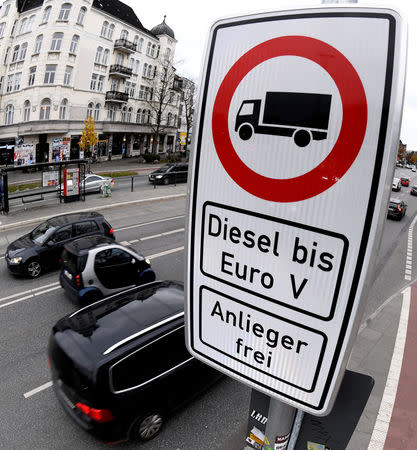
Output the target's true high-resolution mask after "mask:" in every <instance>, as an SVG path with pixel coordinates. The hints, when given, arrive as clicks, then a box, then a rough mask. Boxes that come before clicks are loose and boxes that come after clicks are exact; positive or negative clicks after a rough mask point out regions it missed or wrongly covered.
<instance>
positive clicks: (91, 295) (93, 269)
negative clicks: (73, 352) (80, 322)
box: [59, 236, 155, 305]
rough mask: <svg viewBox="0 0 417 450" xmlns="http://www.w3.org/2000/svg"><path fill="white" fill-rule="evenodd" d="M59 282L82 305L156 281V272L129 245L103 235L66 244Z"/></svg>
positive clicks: (72, 298)
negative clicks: (126, 245)
mask: <svg viewBox="0 0 417 450" xmlns="http://www.w3.org/2000/svg"><path fill="white" fill-rule="evenodd" d="M59 281H60V283H61V286H62V287H63V288H64V290H65V293H66V294H67V295H68V297H69V298H70V299H71V300H72V301H73V302H74V303H76V304H77V305H85V304H87V303H92V302H94V301H96V300H99V299H100V298H103V297H108V296H109V295H112V294H116V293H117V292H120V291H123V290H126V289H128V288H130V287H134V286H138V285H140V284H146V283H149V282H151V281H155V272H154V271H153V270H152V269H151V262H150V261H149V259H147V258H144V257H143V256H142V255H140V254H139V253H137V252H135V250H133V249H132V248H131V247H125V246H123V245H121V244H119V243H117V242H115V241H114V240H113V239H110V238H108V237H106V236H86V237H82V238H80V239H76V240H75V241H72V242H69V243H68V244H65V246H64V251H63V253H62V264H61V273H60V276H59Z"/></svg>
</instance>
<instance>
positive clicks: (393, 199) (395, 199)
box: [389, 198, 402, 203]
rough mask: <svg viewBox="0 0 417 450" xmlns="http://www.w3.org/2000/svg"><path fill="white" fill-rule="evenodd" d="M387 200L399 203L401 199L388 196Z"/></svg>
mask: <svg viewBox="0 0 417 450" xmlns="http://www.w3.org/2000/svg"><path fill="white" fill-rule="evenodd" d="M389 201H390V202H391V203H401V201H402V200H400V199H399V198H390V199H389Z"/></svg>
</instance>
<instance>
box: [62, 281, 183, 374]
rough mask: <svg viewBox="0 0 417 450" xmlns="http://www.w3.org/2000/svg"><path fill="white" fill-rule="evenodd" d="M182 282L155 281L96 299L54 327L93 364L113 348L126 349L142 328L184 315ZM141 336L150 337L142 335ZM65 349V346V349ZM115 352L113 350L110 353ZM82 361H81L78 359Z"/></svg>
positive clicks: (98, 361)
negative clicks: (80, 349) (127, 344)
mask: <svg viewBox="0 0 417 450" xmlns="http://www.w3.org/2000/svg"><path fill="white" fill-rule="evenodd" d="M183 314H184V286H183V285H182V283H178V282H174V281H155V282H153V283H149V284H148V285H146V286H139V287H135V288H132V289H128V290H127V291H124V292H121V293H119V294H116V295H113V296H111V297H108V298H105V299H103V300H99V301H98V302H96V303H93V304H92V305H89V306H86V307H85V308H82V309H80V310H78V311H76V312H74V313H72V314H70V315H68V316H66V317H64V318H62V319H61V320H59V321H58V322H57V324H56V325H55V327H54V331H55V334H56V335H57V334H59V333H63V334H64V335H65V337H64V338H63V336H62V335H61V338H60V337H59V336H56V338H57V340H59V341H61V342H66V343H68V342H70V343H71V345H73V344H75V345H77V346H78V347H79V348H82V351H81V352H77V353H80V355H81V354H82V355H83V356H82V357H83V358H84V357H85V358H86V360H85V362H86V363H87V361H89V363H93V365H96V364H97V363H100V362H101V361H102V360H103V355H106V354H108V353H111V349H113V348H123V350H125V349H126V347H125V345H126V343H129V342H130V343H132V342H133V340H135V339H136V337H137V336H139V335H141V332H142V331H145V330H148V329H150V328H155V327H157V326H159V324H163V323H165V322H167V321H169V320H170V319H171V318H172V319H173V320H175V319H176V318H177V317H183ZM142 339H149V336H144V337H143V338H142ZM66 351H68V349H66ZM113 354H115V353H113ZM80 363H81V362H80Z"/></svg>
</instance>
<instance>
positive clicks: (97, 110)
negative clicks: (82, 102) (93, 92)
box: [94, 103, 101, 122]
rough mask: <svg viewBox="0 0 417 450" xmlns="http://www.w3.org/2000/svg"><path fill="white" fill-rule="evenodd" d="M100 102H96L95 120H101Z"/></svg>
mask: <svg viewBox="0 0 417 450" xmlns="http://www.w3.org/2000/svg"><path fill="white" fill-rule="evenodd" d="M100 108H101V106H100V103H97V104H96V107H95V108H94V121H95V122H97V121H98V120H100Z"/></svg>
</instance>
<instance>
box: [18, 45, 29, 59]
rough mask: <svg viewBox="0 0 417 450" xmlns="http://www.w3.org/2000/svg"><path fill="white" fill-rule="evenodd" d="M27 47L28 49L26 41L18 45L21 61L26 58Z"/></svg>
mask: <svg viewBox="0 0 417 450" xmlns="http://www.w3.org/2000/svg"><path fill="white" fill-rule="evenodd" d="M27 49H28V43H27V42H23V44H22V45H21V46H20V55H19V59H20V60H21V61H23V60H24V59H25V58H26V51H27Z"/></svg>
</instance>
